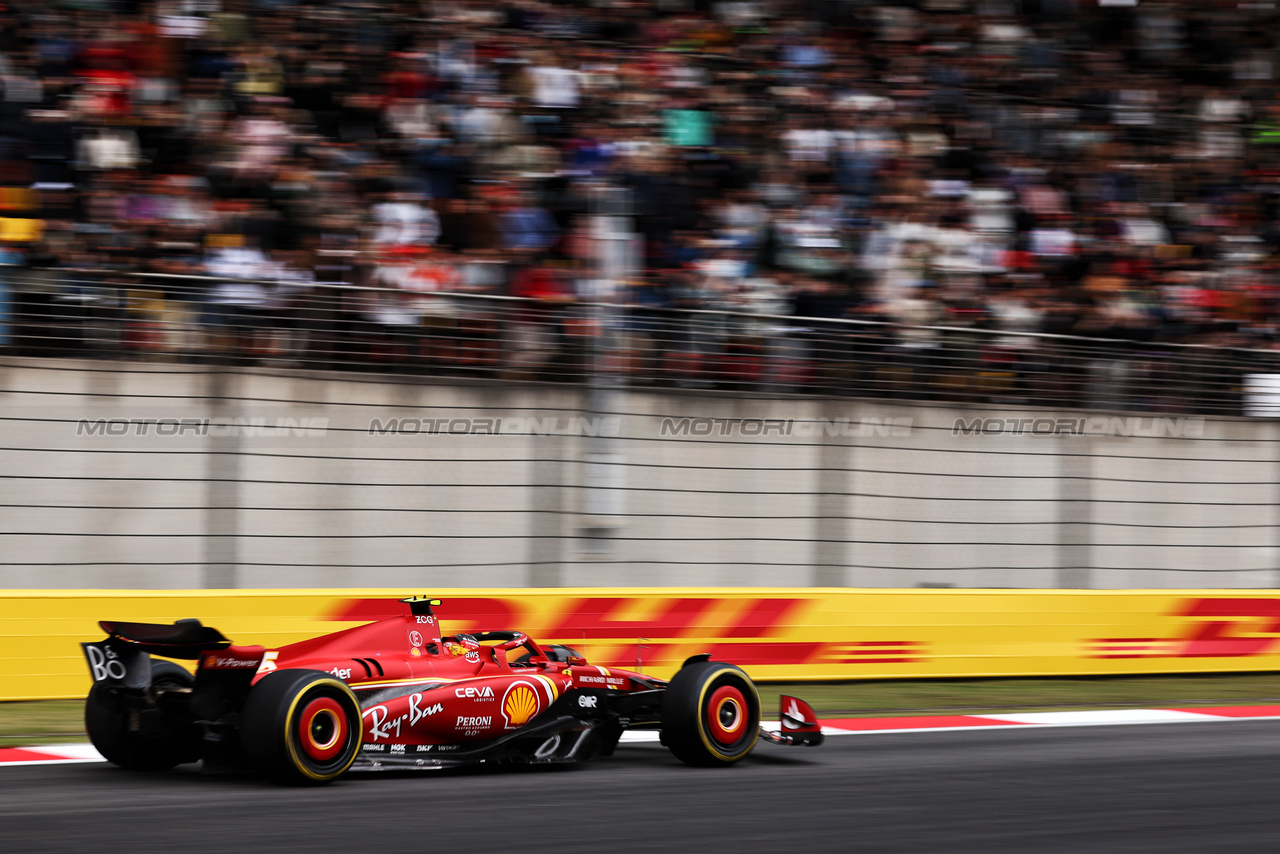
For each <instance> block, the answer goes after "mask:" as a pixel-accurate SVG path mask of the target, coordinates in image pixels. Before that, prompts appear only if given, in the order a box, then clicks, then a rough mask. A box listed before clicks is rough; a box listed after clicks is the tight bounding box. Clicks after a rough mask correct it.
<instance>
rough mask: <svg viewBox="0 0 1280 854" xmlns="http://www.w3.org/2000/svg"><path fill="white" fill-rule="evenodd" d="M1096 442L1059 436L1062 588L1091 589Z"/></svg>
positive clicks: (1058, 584)
mask: <svg viewBox="0 0 1280 854" xmlns="http://www.w3.org/2000/svg"><path fill="white" fill-rule="evenodd" d="M1091 451H1092V443H1091V442H1090V440H1089V438H1088V437H1086V436H1069V435H1064V436H1060V437H1058V502H1057V503H1058V523H1057V528H1058V532H1057V533H1058V578H1057V586H1058V587H1059V588H1074V589H1088V588H1089V587H1090V586H1091V579H1090V578H1089V569H1090V564H1091V561H1092V549H1091V548H1090V540H1091V534H1092V532H1091V530H1090V523H1091V521H1092V517H1093V502H1092V498H1093V481H1092V479H1091V471H1092V468H1093V466H1092V457H1091V454H1090V452H1091Z"/></svg>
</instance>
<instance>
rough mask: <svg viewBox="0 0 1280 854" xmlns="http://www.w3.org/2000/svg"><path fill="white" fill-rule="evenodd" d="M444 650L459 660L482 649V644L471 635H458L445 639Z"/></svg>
mask: <svg viewBox="0 0 1280 854" xmlns="http://www.w3.org/2000/svg"><path fill="white" fill-rule="evenodd" d="M444 648H445V649H446V650H448V651H449V654H450V655H452V656H454V657H455V658H457V657H460V656H463V655H466V654H467V653H468V652H475V651H477V650H478V649H480V642H479V641H478V640H476V639H475V638H473V637H472V636H471V635H456V636H454V637H451V638H446V639H445V641H444Z"/></svg>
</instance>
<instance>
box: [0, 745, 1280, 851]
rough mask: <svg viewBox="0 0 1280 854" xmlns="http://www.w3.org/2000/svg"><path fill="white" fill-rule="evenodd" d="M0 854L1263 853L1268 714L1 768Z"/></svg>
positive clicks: (1270, 789) (1279, 757)
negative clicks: (475, 765)
mask: <svg viewBox="0 0 1280 854" xmlns="http://www.w3.org/2000/svg"><path fill="white" fill-rule="evenodd" d="M0 851H3V852H14V854H17V852H51V851H57V852H76V854H92V852H106V854H111V852H130V854H143V853H144V852H166V854H169V853H170V852H272V854H276V853H277V852H294V851H297V852H434V851H442V852H450V854H452V852H468V854H470V852H475V854H485V852H503V853H504V854H505V852H513V854H534V853H535V852H552V851H554V852H565V851H589V852H600V854H604V852H628V854H629V853H630V852H684V851H690V852H721V851H726V852H738V851H741V852H757V851H760V852H772V851H787V852H792V851H794V852H804V853H805V854H809V852H826V851H841V852H847V851H866V852H952V853H953V852H983V854H990V852H1020V854H1056V852H1072V854H1076V852H1088V854H1099V852H1161V854H1169V852H1196V854H1205V853H1206V852H1227V851H1230V852H1235V854H1239V852H1268V853H1269V854H1274V852H1277V851H1280V721H1274V720H1271V721H1234V722H1227V723H1191V724H1164V725H1158V726H1098V727H1083V728H1073V729H1032V728H1028V729H1016V730H1006V729H1002V730H997V731H977V732H974V731H970V732H963V731H953V732H928V733H911V734H901V735H896V734H895V735H885V734H877V735H866V736H862V735H858V736H842V737H835V738H830V739H828V741H827V743H826V744H825V745H823V746H822V747H818V748H784V747H776V746H772V745H765V744H762V745H761V746H760V747H759V748H758V749H757V751H756V753H755V754H753V756H752V757H750V758H749V759H748V760H747V761H746V762H744V763H742V764H740V765H738V766H735V767H733V768H727V769H695V768H686V767H685V766H683V765H681V764H680V763H678V762H677V761H676V760H675V759H674V758H673V757H671V755H670V754H669V753H667V751H666V749H665V748H662V747H661V746H659V745H657V744H637V745H623V746H621V747H620V748H619V749H618V752H617V753H616V754H615V755H614V756H613V757H612V758H610V759H604V760H599V761H597V762H594V763H590V764H588V765H584V766H580V767H576V768H570V769H543V768H539V769H517V770H511V769H494V770H489V769H479V770H476V771H466V772H445V773H440V772H427V773H416V774H415V773H396V774H394V775H392V774H362V775H353V776H349V777H347V778H345V779H344V780H342V781H339V782H338V783H336V784H334V785H331V786H328V787H325V788H319V789H295V788H280V787H277V786H273V785H271V784H268V783H264V782H261V781H259V780H257V779H255V778H251V777H238V776H235V777H208V776H203V775H201V774H199V773H198V769H197V768H196V766H187V767H185V768H181V769H178V770H177V771H174V772H171V773H169V774H164V775H156V776H150V775H135V774H130V773H128V772H125V771H121V770H119V769H117V768H115V767H114V766H110V765H106V764H89V765H55V766H45V767H20V768H6V769H0Z"/></svg>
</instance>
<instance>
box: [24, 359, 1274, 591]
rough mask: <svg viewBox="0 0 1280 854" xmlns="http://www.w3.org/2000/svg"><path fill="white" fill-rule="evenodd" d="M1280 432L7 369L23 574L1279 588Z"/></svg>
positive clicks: (75, 364) (394, 382)
mask: <svg viewBox="0 0 1280 854" xmlns="http://www.w3.org/2000/svg"><path fill="white" fill-rule="evenodd" d="M591 412H597V413H604V419H603V420H597V421H586V422H582V421H579V420H575V419H580V418H582V417H583V416H585V415H588V414H590V413H591ZM1085 416H1090V420H1088V421H1080V420H1079V419H1081V418H1083V417H1085ZM1032 418H1040V419H1041V421H1039V422H1032V421H1029V420H1027V421H1019V419H1032ZM206 419H212V421H211V422H209V423H210V424H211V426H208V427H205V426H199V425H203V424H205V423H206V422H205V420H206ZM236 419H244V420H243V421H237V420H236ZM375 419H376V421H377V422H378V423H377V425H375V429H374V430H373V432H372V433H371V431H370V426H371V423H372V422H373V421H374V420H375ZM403 419H409V421H408V423H406V422H405V421H404V420H403ZM441 419H446V420H444V421H441ZM486 419H487V421H486ZM498 419H500V422H499V421H498ZM530 419H534V423H532V424H530V421H529V420H530ZM548 419H549V420H548ZM957 419H960V420H961V421H962V422H963V424H964V429H963V430H960V431H957V429H956V425H957ZM974 419H985V421H984V422H983V424H982V426H981V427H977V428H975V427H974V426H973V421H974ZM1044 419H1053V420H1052V421H1046V420H1044ZM1059 419H1066V420H1059ZM1071 419H1075V420H1071ZM184 420H185V423H184ZM420 421H421V422H422V423H419V422H420ZM392 424H395V425H396V426H397V427H398V428H400V429H394V428H393V427H392V426H391V425H392ZM424 424H425V427H424V426H423V425H424ZM140 425H141V426H140ZM228 425H231V426H228ZM236 425H239V426H236ZM254 425H265V426H267V427H272V428H276V427H277V426H278V425H283V427H281V428H280V429H272V430H265V431H264V430H263V429H261V427H258V426H254ZM1046 425H1047V426H1046ZM433 427H434V429H435V430H437V431H439V432H435V433H433V432H432V429H433ZM486 427H487V429H488V430H490V431H493V430H495V429H496V430H497V431H498V433H497V434H496V435H494V434H493V433H492V432H490V433H485V432H483V431H484V430H485V429H486ZM1000 428H1003V431H1001V429H1000ZM450 430H452V431H454V432H453V433H452V434H451V433H450V432H449V431H450ZM464 431H465V432H464ZM966 431H967V432H966ZM1072 431H1074V432H1072ZM1081 431H1083V435H1081V434H1080V432H1081ZM111 432H114V433H118V434H120V435H108V434H109V433H111ZM1135 432H1137V433H1146V434H1157V435H1125V434H1131V433H1135ZM90 433H92V435H90ZM144 433H145V435H144ZM159 433H164V435H158V434H159ZM264 433H270V434H279V435H264ZM547 433H549V435H548V434H547ZM591 433H597V434H600V435H589V434H591ZM833 433H834V434H837V435H831V434H833ZM170 434H172V435H170ZM1110 434H1118V435H1110ZM1277 438H1280V436H1278V434H1277V431H1276V427H1275V425H1274V424H1273V423H1272V422H1270V421H1263V420H1246V419H1206V420H1199V419H1191V420H1189V421H1187V420H1183V421H1175V420H1158V421H1153V420H1152V419H1151V418H1149V417H1147V418H1143V419H1141V420H1139V421H1129V420H1123V419H1122V420H1120V421H1110V420H1108V419H1106V418H1103V417H1101V416H1099V415H1098V414H1097V413H1079V412H1046V411H1043V410H1029V409H1028V410H1025V411H1018V410H1012V409H1009V408H1000V409H996V408H991V407H988V408H985V409H976V408H961V407H955V406H945V405H929V406H914V405H910V404H908V403H905V402H886V401H876V400H853V399H817V398H793V399H752V398H746V397H740V396H721V395H716V394H709V393H705V392H703V393H691V392H678V391H673V392H661V393H660V392H649V391H630V392H624V391H614V392H603V391H602V392H589V391H588V390H585V389H581V388H577V387H567V386H566V387H546V386H543V387H531V386H525V387H511V386H506V387H504V386H498V385H481V384H441V383H433V382H424V381H419V380H415V379H413V378H409V377H403V378H397V377H387V376H381V375H368V376H361V375H350V374H345V375H341V376H332V377H326V376H320V375H316V374H310V373H308V374H306V375H298V376H281V375H278V374H276V375H272V374H266V373H259V372H256V371H253V370H245V371H241V372H237V373H215V372H210V371H207V370H206V369H204V368H201V367H198V366H175V365H160V364H155V365H149V364H136V363H134V364H119V363H106V362H91V361H49V360H40V361H24V360H14V359H10V360H6V361H4V362H3V363H0V489H2V490H3V500H0V505H3V506H0V587H5V588H83V587H103V588H194V587H246V588H263V587H286V588H287V587H357V586H358V587H371V586H386V587H404V586H415V587H421V588H422V589H423V590H430V589H432V588H438V587H457V586H464V585H465V586H471V587H505V586H562V585H575V586H637V585H639V586H648V585H697V586H744V585H756V586H810V585H818V586H857V587H911V586H917V585H922V584H924V585H939V586H941V585H952V586H957V587H1059V586H1063V587H1095V588H1126V587H1152V588H1157V587H1158V588H1176V587H1186V588H1189V587H1196V588H1204V587H1275V586H1280V572H1277V570H1276V566H1277V555H1278V554H1280V552H1278V551H1277V545H1278V544H1277V530H1276V526H1275V521H1276V516H1277V495H1278V493H1277V488H1276V485H1277V482H1280V477H1278V476H1277V467H1278V462H1277V460H1276V453H1277V449H1278V448H1280V445H1278V444H1277Z"/></svg>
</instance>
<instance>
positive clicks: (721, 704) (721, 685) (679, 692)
mask: <svg viewBox="0 0 1280 854" xmlns="http://www.w3.org/2000/svg"><path fill="white" fill-rule="evenodd" d="M662 736H663V740H664V741H665V742H666V744H667V747H668V749H670V750H671V752H672V753H673V754H675V756H676V758H677V759H679V760H680V761H681V762H683V763H685V764H686V765H702V766H716V765H732V764H733V763H735V762H738V761H739V760H741V759H743V758H744V757H745V756H746V755H747V754H748V753H750V752H751V749H752V748H754V747H755V746H756V739H758V738H759V737H760V695H759V694H758V693H757V692H756V686H755V684H754V683H753V682H752V681H751V678H750V677H749V676H747V674H745V673H743V672H742V669H741V668H738V667H735V666H733V665H732V664H725V663H723V662H719V661H699V662H697V663H695V664H690V665H689V666H688V667H684V668H682V669H681V670H680V672H679V673H677V674H676V675H675V677H674V678H672V680H671V682H670V683H669V684H668V685H667V690H666V693H665V694H664V695H663V698H662Z"/></svg>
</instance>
